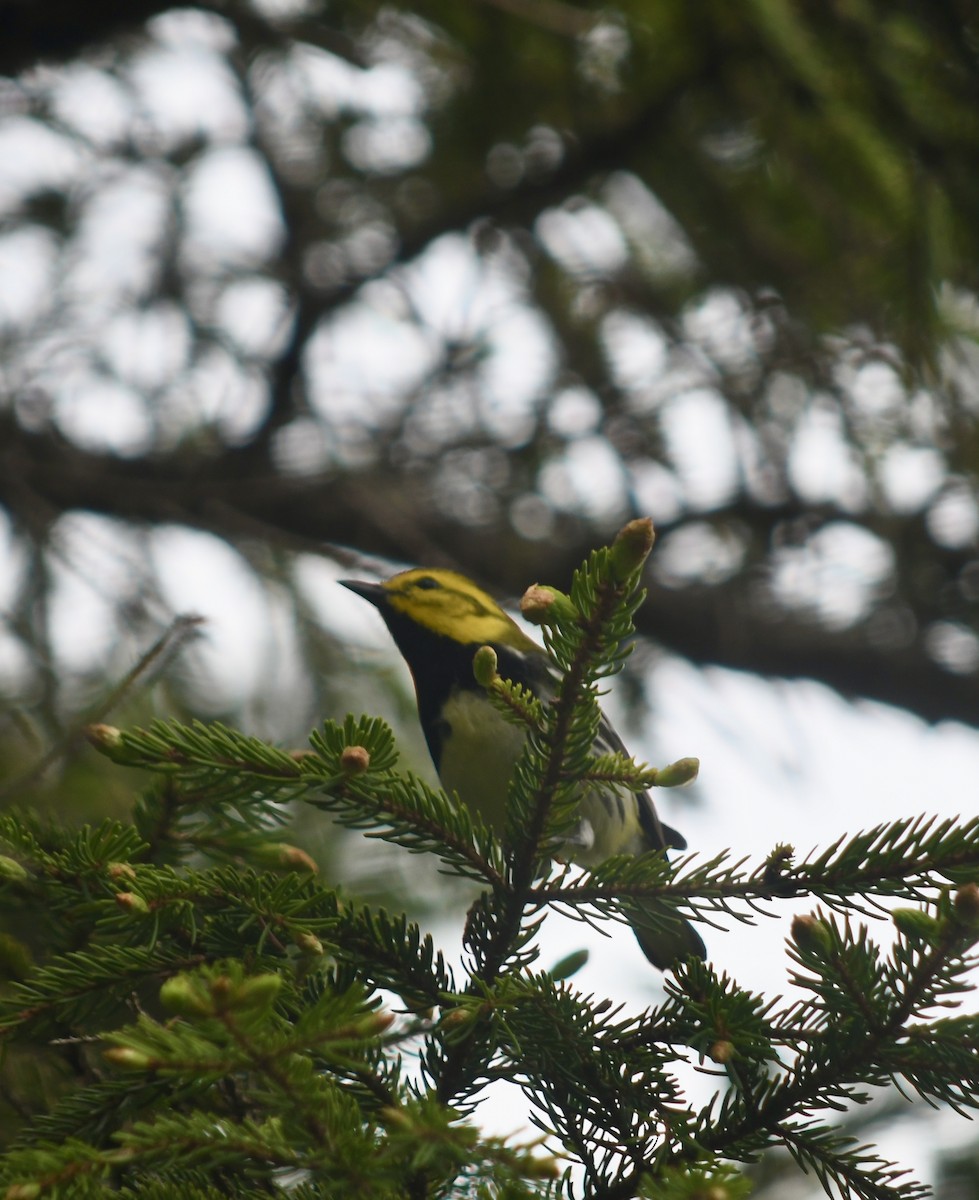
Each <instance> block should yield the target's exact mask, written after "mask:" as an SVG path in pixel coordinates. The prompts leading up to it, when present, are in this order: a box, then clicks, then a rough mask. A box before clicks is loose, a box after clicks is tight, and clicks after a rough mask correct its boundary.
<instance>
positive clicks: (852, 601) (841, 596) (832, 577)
mask: <svg viewBox="0 0 979 1200" xmlns="http://www.w3.org/2000/svg"><path fill="white" fill-rule="evenodd" d="M893 570H894V551H893V550H892V549H891V547H890V546H889V545H888V544H887V543H886V542H883V541H881V539H880V538H878V537H875V536H874V534H872V533H869V532H868V531H867V530H865V529H861V528H859V526H857V525H850V524H848V523H847V522H845V521H834V522H833V523H832V524H829V525H826V526H824V527H823V528H822V529H820V530H819V531H818V532H817V533H815V534H813V536H812V537H811V538H809V540H808V541H807V542H806V544H805V545H804V546H800V547H792V548H784V549H782V550H780V551H779V553H778V556H777V559H776V562H775V565H774V568H773V570H772V575H771V580H772V589H773V591H774V592H775V594H776V596H778V598H779V599H780V600H781V601H782V602H783V603H785V604H788V605H790V606H791V607H796V608H803V609H810V610H811V611H813V612H814V613H816V614H818V616H819V617H820V619H821V620H822V621H823V622H824V623H825V624H827V625H829V626H832V627H834V628H845V627H846V626H847V625H851V624H853V622H854V621H857V620H859V619H860V618H861V617H864V616H866V615H867V614H868V613H869V612H870V610H871V608H872V607H873V603H874V601H875V600H876V598H877V593H878V590H879V589H880V588H881V587H882V586H883V584H884V583H885V582H886V581H887V580H888V579H890V577H891V575H892V573H893Z"/></svg>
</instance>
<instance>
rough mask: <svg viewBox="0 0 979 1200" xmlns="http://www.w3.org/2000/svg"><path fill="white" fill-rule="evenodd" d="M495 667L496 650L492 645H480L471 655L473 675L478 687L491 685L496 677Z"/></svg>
mask: <svg viewBox="0 0 979 1200" xmlns="http://www.w3.org/2000/svg"><path fill="white" fill-rule="evenodd" d="M496 668H497V658H496V651H495V650H494V649H493V647H492V646H480V647H479V649H478V650H477V651H476V653H475V654H474V655H473V675H474V676H475V678H476V682H477V683H478V684H479V686H480V687H484V688H488V687H492V685H493V684H494V683H495V682H496V679H497V674H496Z"/></svg>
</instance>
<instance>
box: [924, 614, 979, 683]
mask: <svg viewBox="0 0 979 1200" xmlns="http://www.w3.org/2000/svg"><path fill="white" fill-rule="evenodd" d="M925 645H926V646H927V647H928V653H929V654H931V656H932V658H934V659H935V661H936V662H937V663H939V664H940V665H941V666H943V667H944V668H945V669H946V670H947V671H951V672H952V673H953V674H955V675H972V674H974V672H975V671H977V670H979V638H977V637H976V635H975V633H974V631H973V630H971V629H969V628H968V626H966V625H962V624H960V623H959V622H958V621H935V622H934V623H933V624H931V625H929V627H928V630H927V632H926V633H925Z"/></svg>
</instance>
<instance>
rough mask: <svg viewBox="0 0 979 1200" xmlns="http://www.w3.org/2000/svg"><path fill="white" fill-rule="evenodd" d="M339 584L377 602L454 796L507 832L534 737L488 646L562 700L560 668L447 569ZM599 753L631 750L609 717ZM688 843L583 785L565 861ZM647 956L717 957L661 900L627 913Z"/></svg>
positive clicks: (630, 800) (535, 689) (640, 811)
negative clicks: (483, 653)
mask: <svg viewBox="0 0 979 1200" xmlns="http://www.w3.org/2000/svg"><path fill="white" fill-rule="evenodd" d="M339 582H340V583H341V584H342V585H343V586H344V587H346V588H348V589H349V590H350V591H352V592H354V593H355V594H356V595H358V596H360V597H362V598H363V599H364V600H367V601H368V602H369V603H371V604H373V605H374V607H375V608H376V609H377V611H378V612H379V613H380V615H381V617H382V618H383V620H384V623H385V624H386V625H387V628H388V631H389V632H390V634H391V637H392V638H393V639H394V642H395V644H396V646H397V648H398V650H399V651H400V653H401V655H402V657H403V658H404V659H405V661H406V662H407V664H408V667H409V669H410V671H411V675H412V679H413V681H414V685H415V695H416V699H417V704H418V716H419V720H420V722H421V727H422V731H423V732H424V735H425V740H426V742H427V743H428V749H429V752H430V754H431V757H432V761H433V763H434V764H435V769H436V772H437V773H438V776H439V780H440V782H441V784H442V786H443V788H444V789H445V790H446V791H447V792H449V793H453V792H454V793H455V794H456V795H457V796H458V797H459V799H460V800H461V801H462V802H463V803H464V804H465V805H466V806H467V807H468V808H469V809H470V811H471V812H473V813H474V814H475V815H476V816H477V817H479V818H480V819H481V820H482V821H483V823H484V824H486V825H488V826H489V827H490V828H491V829H493V830H495V831H497V832H502V831H503V828H504V824H505V818H506V801H507V787H508V784H509V780H510V776H511V774H512V771H513V768H514V765H515V763H516V761H517V758H518V757H519V755H520V753H521V750H522V748H523V744H524V741H525V738H526V730H524V729H522V728H521V727H520V726H518V725H516V724H512V723H510V722H509V721H507V720H506V718H505V717H504V716H503V715H502V714H501V713H500V712H498V711H497V709H496V708H495V707H494V705H493V704H492V702H491V701H490V699H489V697H488V695H487V693H486V690H485V688H484V687H483V686H482V685H481V684H480V683H478V682H477V680H476V677H475V675H474V673H473V658H474V656H475V654H476V652H477V651H478V650H479V649H480V648H481V647H483V646H490V647H491V648H492V649H493V651H494V652H495V654H496V659H497V672H498V674H499V675H500V676H502V677H503V678H504V679H509V680H511V681H512V682H514V683H517V684H520V685H521V686H522V687H524V688H527V689H528V690H529V691H530V692H532V693H533V694H534V695H536V696H537V697H538V698H539V699H540V700H542V701H545V702H546V701H547V700H548V699H549V698H550V697H551V696H553V694H554V690H555V676H554V666H553V663H552V661H551V659H550V656H549V655H548V653H547V651H546V650H544V649H543V648H542V647H541V646H539V645H538V644H537V643H536V642H535V641H534V640H533V639H532V638H531V637H529V636H528V635H527V634H526V633H525V632H524V631H523V630H522V629H521V628H520V626H519V625H518V624H517V623H516V621H514V620H513V619H512V618H511V617H510V616H509V615H508V614H507V613H506V612H505V611H504V610H503V609H502V608H501V607H500V605H499V604H497V602H496V601H495V600H494V599H493V598H492V597H491V596H490V595H489V594H488V593H487V592H485V591H483V589H482V588H480V587H479V586H478V585H477V584H475V583H474V582H473V581H472V580H471V579H468V578H467V577H466V576H464V575H462V574H460V573H458V572H456V571H450V570H446V569H443V568H425V567H415V568H412V569H411V570H407V571H401V572H399V573H398V574H396V575H394V576H392V577H391V578H389V579H387V580H385V581H383V582H380V583H368V582H362V581H359V580H353V579H343V580H339ZM594 750H595V753H596V754H602V753H609V752H618V753H623V754H625V753H627V751H626V750H625V747H624V745H623V743H622V740H621V738H620V737H619V736H618V734H617V733H616V732H615V730H614V729H613V727H612V725H611V724H610V722H609V721H608V719H607V718H606V717H605V716H604V715H603V717H602V721H601V725H600V728H599V733H598V737H597V739H596V743H595V746H594ZM685 848H686V841H685V840H684V838H683V837H682V836H681V835H680V834H679V833H678V832H677V831H676V830H675V829H672V828H670V826H669V825H665V824H663V822H662V821H660V819H659V816H658V815H657V813H656V808H655V806H654V804H653V801H652V797H651V796H650V795H649V793H648V792H640V793H636V792H633V791H629V790H627V789H625V788H624V787H621V786H620V787H614V786H608V785H597V784H594V783H583V784H582V785H581V796H580V798H579V802H578V811H577V828H576V830H575V832H574V833H573V834H572V835H571V836H570V837H568V838H567V839H566V841H565V842H564V844H562V845H561V846H560V847H559V848H558V849H559V856H560V857H562V858H566V859H570V860H571V861H573V862H575V863H577V864H578V865H581V866H584V867H590V866H595V865H597V864H598V863H600V862H604V861H605V860H606V859H607V858H610V857H611V856H612V855H618V854H627V855H637V854H642V853H645V852H646V851H650V850H660V851H666V850H668V849H676V850H683V849H685ZM624 911H625V912H626V915H627V918H628V920H629V923H630V925H631V926H632V928H633V931H634V932H635V934H636V938H637V940H638V942H639V945H640V947H641V949H642V951H643V953H644V954H645V955H646V958H647V959H648V960H649V961H650V962H651V963H652V964H653V965H654V966H656V967H658V968H659V969H660V970H662V971H665V970H668V969H669V968H671V967H673V966H674V965H676V964H677V963H678V962H682V961H684V960H686V959H687V958H688V957H690V956H693V957H695V958H701V959H703V958H706V955H707V952H706V947H705V946H704V942H703V940H702V938H701V937H700V935H699V933H698V932H697V931H696V929H694V927H693V926H692V925H691V924H690V922H689V921H687V920H685V919H683V918H681V917H679V916H677V915H676V914H675V913H672V912H669V911H668V910H664V908H663V906H659V908H657V905H656V902H655V901H642V902H638V901H637V902H635V903H634V904H630V905H629V906H628V908H626V909H625V910H624Z"/></svg>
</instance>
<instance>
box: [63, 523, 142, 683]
mask: <svg viewBox="0 0 979 1200" xmlns="http://www.w3.org/2000/svg"><path fill="white" fill-rule="evenodd" d="M131 539H132V535H131V533H130V531H129V530H128V529H127V528H126V526H125V525H122V524H121V523H119V522H115V521H112V520H109V519H108V518H105V517H99V516H96V515H94V514H90V513H69V514H68V515H67V516H64V517H62V518H60V519H59V520H58V522H57V523H56V525H55V527H54V529H53V532H52V542H53V545H54V546H55V547H56V548H57V550H58V551H59V552H58V553H57V554H53V555H52V556H51V558H50V559H49V562H50V571H51V580H52V590H51V598H50V626H49V628H50V633H51V641H52V648H53V652H54V654H55V656H56V658H57V661H58V662H59V663H60V664H63V665H64V667H65V669H66V670H67V671H68V672H69V673H70V672H76V673H79V674H82V673H86V674H87V673H89V672H91V673H93V674H95V675H98V676H101V675H102V674H103V673H104V671H105V670H106V666H107V664H108V663H110V662H111V660H112V657H113V653H114V651H115V649H116V648H117V645H118V643H119V641H120V640H122V641H123V642H124V641H125V636H126V635H125V631H124V630H122V631H120V630H118V629H117V628H116V625H115V621H114V619H113V617H114V613H115V610H116V606H117V605H118V604H119V603H120V602H122V601H123V600H124V599H125V597H126V596H127V594H129V593H130V592H131V591H132V589H133V586H134V575H133V571H132V563H133V561H134V558H130V557H129V554H128V551H129V550H130V549H131V545H130V543H131ZM82 632H83V636H79V634H80V633H82ZM110 670H111V667H110Z"/></svg>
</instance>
